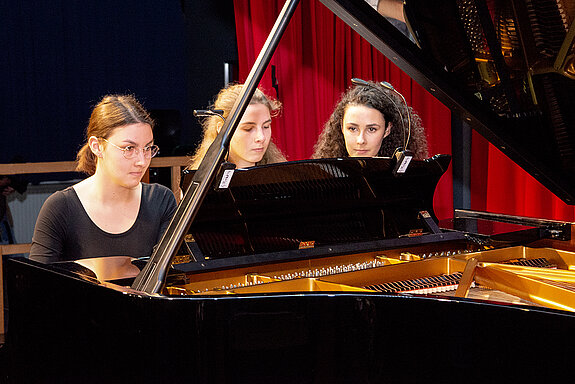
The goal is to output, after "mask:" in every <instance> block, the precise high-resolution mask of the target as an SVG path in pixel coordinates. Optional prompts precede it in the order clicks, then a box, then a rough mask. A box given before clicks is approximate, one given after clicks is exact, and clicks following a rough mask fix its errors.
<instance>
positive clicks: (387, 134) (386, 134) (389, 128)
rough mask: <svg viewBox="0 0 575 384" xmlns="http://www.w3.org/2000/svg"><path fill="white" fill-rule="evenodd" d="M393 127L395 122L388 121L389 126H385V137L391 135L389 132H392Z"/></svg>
mask: <svg viewBox="0 0 575 384" xmlns="http://www.w3.org/2000/svg"><path fill="white" fill-rule="evenodd" d="M391 127H393V124H392V123H391V122H390V123H387V126H386V127H385V132H384V133H383V138H384V139H385V138H386V137H387V136H389V134H390V133H391Z"/></svg>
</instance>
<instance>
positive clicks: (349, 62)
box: [234, 0, 453, 218]
mask: <svg viewBox="0 0 575 384" xmlns="http://www.w3.org/2000/svg"><path fill="white" fill-rule="evenodd" d="M283 4H284V0H273V1H268V0H251V1H248V0H235V1H234V6H235V16H236V33H237V39H238V58H239V70H240V74H239V77H240V80H241V81H244V80H245V79H246V77H247V75H248V73H249V71H250V69H251V67H252V65H253V63H254V62H255V59H256V57H257V55H258V54H259V51H260V50H261V48H262V46H263V44H264V42H265V40H266V38H267V36H268V34H269V32H270V30H271V28H272V26H273V24H274V22H275V20H276V17H277V15H278V14H279V12H280V10H281V7H282V6H283ZM272 66H273V67H274V69H273V71H274V72H275V79H274V82H273V84H272ZM353 77H358V78H361V79H365V80H374V81H388V82H389V83H391V84H392V85H393V86H394V87H395V88H396V89H397V90H398V91H399V92H401V93H402V94H403V95H404V97H405V99H406V101H407V103H408V104H409V105H411V106H412V107H413V108H414V109H415V110H416V111H417V112H418V113H419V115H420V116H421V118H422V120H423V125H424V127H425V129H426V132H427V137H428V140H429V150H430V151H429V153H430V154H436V153H445V154H450V153H451V133H450V124H451V122H450V111H449V110H448V109H447V108H446V107H445V106H443V105H442V104H441V103H440V102H439V101H437V100H436V99H435V98H434V97H432V96H431V95H430V94H429V93H428V92H427V91H425V90H424V89H423V88H422V87H421V86H419V85H418V84H417V83H415V82H414V81H413V80H411V78H409V77H408V76H407V75H406V74H405V73H403V72H402V71H401V70H400V69H399V68H397V67H396V66H395V65H394V64H392V63H391V62H390V61H389V60H388V59H387V58H385V57H384V56H383V55H382V54H381V53H379V51H377V50H376V49H374V48H373V47H372V46H371V45H370V44H369V43H368V42H367V41H365V40H363V38H362V37H360V36H359V35H358V34H357V33H355V32H354V31H353V30H352V29H351V28H349V27H348V26H347V25H346V24H345V23H343V22H342V21H341V20H339V19H338V18H337V17H336V16H335V15H334V14H333V13H332V12H331V11H330V10H328V9H327V8H325V6H323V5H322V4H321V3H320V2H319V1H302V2H301V3H300V5H299V7H298V10H297V11H296V13H295V15H294V17H293V18H292V20H291V22H290V24H289V26H288V28H287V30H286V32H285V34H284V36H283V38H282V40H281V42H280V44H279V47H278V49H277V50H276V52H275V54H274V56H273V58H272V61H271V65H270V67H268V69H267V71H266V74H265V76H264V79H263V80H262V82H261V84H262V87H263V88H264V89H265V90H266V91H267V92H268V93H271V94H272V95H274V96H277V97H278V99H279V100H280V101H281V102H282V103H283V105H284V109H283V113H282V116H281V117H280V118H279V119H277V121H276V122H275V123H274V127H273V137H274V141H275V142H276V143H277V144H278V146H279V147H280V148H281V149H282V150H283V151H284V152H285V153H286V155H287V156H288V159H289V160H300V159H307V158H309V157H310V156H311V154H312V152H313V146H314V144H315V142H316V140H317V137H318V135H319V133H320V132H321V130H322V127H323V124H324V123H325V122H326V121H327V119H328V118H329V115H330V114H331V112H332V111H333V108H334V107H335V105H336V104H337V101H338V99H339V97H340V96H341V94H342V93H343V92H344V91H345V90H346V89H347V88H348V87H349V86H350V85H351V81H350V80H351V78H353ZM273 85H275V86H276V87H275V88H274V87H272V86H273ZM452 201H453V199H452V179H451V168H450V170H449V171H448V172H447V173H446V175H445V176H444V177H443V178H442V180H441V182H440V186H439V188H438V190H437V192H436V195H435V201H434V206H435V212H436V214H437V215H438V217H440V218H441V217H451V216H452V210H453V202H452Z"/></svg>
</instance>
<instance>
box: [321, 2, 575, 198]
mask: <svg viewBox="0 0 575 384" xmlns="http://www.w3.org/2000/svg"><path fill="white" fill-rule="evenodd" d="M321 2H322V3H323V4H324V5H326V6H327V7H328V8H329V9H331V10H332V11H333V12H334V13H335V14H336V15H337V16H339V17H340V18H341V19H342V20H344V21H345V22H346V23H347V24H348V25H349V26H350V27H352V28H353V29H355V30H356V31H357V32H358V33H359V34H360V35H361V36H362V37H363V38H365V39H366V40H367V41H368V42H369V43H371V44H372V45H373V46H374V47H375V48H376V49H378V50H379V51H380V52H382V53H383V54H384V55H385V56H386V57H388V58H389V59H390V60H392V61H393V62H394V63H395V64H396V65H397V66H398V67H400V68H401V69H402V70H403V71H405V72H406V73H407V74H408V75H409V76H410V77H412V78H413V79H414V80H415V81H417V82H418V83H419V84H420V85H422V86H423V87H424V88H426V89H427V90H428V91H429V92H430V93H431V94H433V95H434V96H435V97H436V98H438V99H439V100H440V101H441V102H442V103H444V104H445V105H446V106H447V107H449V108H450V109H451V110H452V111H453V112H455V113H456V114H458V115H459V116H460V117H461V119H462V120H463V121H466V122H468V123H469V125H470V126H471V127H472V128H473V129H475V130H477V131H478V132H479V133H480V134H482V135H483V136H484V137H485V138H486V139H487V140H489V141H490V142H491V143H492V144H494V145H495V146H496V147H497V148H498V149H500V150H501V151H502V152H503V153H505V154H506V155H507V156H508V157H509V158H510V159H511V160H513V161H514V162H516V163H517V164H518V165H519V166H521V167H522V168H523V169H524V170H525V171H527V172H528V173H529V174H531V175H532V176H533V177H534V178H535V179H537V180H538V181H539V182H541V183H542V184H543V185H545V186H546V187H547V188H548V189H549V190H550V191H551V192H553V193H554V194H556V195H557V196H558V197H559V198H561V199H562V200H563V201H564V202H566V203H567V204H575V182H574V180H575V114H574V113H575V97H574V96H573V95H575V65H574V60H575V58H574V43H573V40H574V36H575V22H574V19H575V17H574V16H575V3H573V2H572V1H567V0H498V1H496V0H491V1H485V0H434V1H429V0H405V8H404V10H405V15H406V19H407V22H408V25H409V27H410V29H411V31H412V34H413V37H414V40H415V41H416V42H417V43H418V45H419V46H418V45H416V44H415V43H414V42H412V41H411V40H410V39H409V38H408V37H406V36H404V35H403V34H402V33H401V32H399V31H398V30H397V29H396V28H395V27H393V26H392V24H391V23H389V22H387V20H386V19H385V18H384V17H382V16H381V15H379V14H378V13H377V12H376V11H375V10H374V9H373V8H371V7H370V6H369V5H368V4H367V3H366V2H365V1H363V0H321Z"/></svg>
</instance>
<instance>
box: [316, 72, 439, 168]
mask: <svg viewBox="0 0 575 384" xmlns="http://www.w3.org/2000/svg"><path fill="white" fill-rule="evenodd" d="M406 143H407V149H409V150H410V151H412V152H413V154H414V158H416V159H425V158H427V157H428V153H427V139H426V137H425V132H424V130H423V127H422V126H421V119H420V118H419V116H418V115H417V114H416V113H415V111H414V110H413V109H412V108H411V107H408V106H407V105H406V104H405V103H404V102H403V100H402V99H401V98H400V97H399V96H398V95H397V94H396V93H395V92H394V91H392V90H391V86H384V84H383V83H375V82H373V81H363V80H359V81H358V82H356V85H355V86H353V87H351V88H350V89H349V90H348V91H347V92H346V93H345V94H344V95H343V96H342V98H341V100H340V101H339V103H338V104H337V106H336V107H335V110H334V111H333V113H332V114H331V117H330V118H329V120H328V121H327V123H326V124H325V126H324V129H323V131H322V133H321V134H320V136H319V139H318V141H317V143H316V145H315V147H314V153H313V156H312V157H313V158H314V159H318V158H329V157H374V156H381V157H391V156H392V155H393V153H394V152H395V150H396V149H398V148H402V149H403V148H404V147H405V146H406Z"/></svg>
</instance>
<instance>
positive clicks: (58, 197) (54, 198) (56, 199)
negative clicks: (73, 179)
mask: <svg viewBox="0 0 575 384" xmlns="http://www.w3.org/2000/svg"><path fill="white" fill-rule="evenodd" d="M77 199H78V196H77V195H76V192H75V191H74V187H67V188H65V189H62V190H59V191H56V192H54V193H52V194H51V195H50V196H48V198H47V199H46V202H45V203H44V205H48V206H61V205H65V204H68V203H69V202H71V201H76V200H77Z"/></svg>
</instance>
